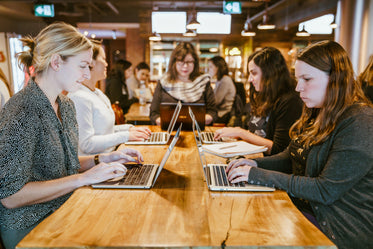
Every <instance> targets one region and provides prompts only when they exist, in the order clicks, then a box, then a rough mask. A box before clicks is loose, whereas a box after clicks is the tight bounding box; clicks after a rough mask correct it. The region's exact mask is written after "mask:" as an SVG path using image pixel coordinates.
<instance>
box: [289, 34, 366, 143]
mask: <svg viewBox="0 0 373 249" xmlns="http://www.w3.org/2000/svg"><path fill="white" fill-rule="evenodd" d="M297 60H300V61H303V62H305V63H307V64H309V65H310V66H312V67H315V68H317V69H319V70H321V71H323V72H325V73H327V74H328V75H329V82H328V86H327V89H326V95H325V100H324V104H323V107H321V108H320V109H316V108H307V107H306V106H304V107H303V113H302V115H301V117H300V119H299V120H298V121H297V122H295V124H294V125H293V126H292V127H291V129H290V137H291V138H292V139H297V138H298V139H300V141H301V142H303V143H304V144H305V146H306V147H309V146H312V145H316V144H320V143H322V142H324V141H325V140H326V139H327V138H328V137H329V135H330V134H331V133H332V131H333V130H334V129H335V126H336V122H337V120H338V119H339V118H340V117H341V115H342V114H343V112H344V111H345V110H346V109H347V108H348V107H349V106H351V105H353V104H361V105H369V101H368V100H367V98H366V97H365V96H364V93H363V91H362V88H361V86H360V84H358V82H357V81H356V80H355V78H354V71H353V68H352V64H351V61H350V59H349V58H348V55H347V52H346V51H345V50H344V49H343V47H342V46H341V45H339V44H338V43H336V42H334V41H321V42H317V43H314V44H312V45H310V46H308V47H307V48H305V49H304V50H303V51H302V52H301V53H300V54H299V55H298V57H297ZM313 118H314V121H312V119H313Z"/></svg>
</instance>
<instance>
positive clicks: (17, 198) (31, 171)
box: [0, 23, 142, 249]
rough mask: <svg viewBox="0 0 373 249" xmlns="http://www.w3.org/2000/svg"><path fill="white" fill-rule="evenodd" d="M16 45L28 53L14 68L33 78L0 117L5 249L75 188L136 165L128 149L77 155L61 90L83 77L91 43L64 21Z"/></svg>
mask: <svg viewBox="0 0 373 249" xmlns="http://www.w3.org/2000/svg"><path fill="white" fill-rule="evenodd" d="M22 41H23V43H24V44H25V45H26V46H27V47H28V48H29V50H28V51H25V52H22V53H20V54H19V57H18V59H19V62H20V64H22V65H23V66H24V68H25V70H26V71H27V72H29V68H30V67H31V66H32V67H33V69H34V72H33V74H32V75H31V76H32V77H31V79H30V81H29V82H28V84H27V86H26V87H25V88H24V89H23V90H22V91H20V92H19V93H17V94H16V95H14V96H13V97H12V98H11V99H10V100H9V101H8V102H7V104H6V105H5V106H4V108H3V109H2V110H1V112H0V199H1V200H0V229H1V237H2V239H3V243H4V245H5V247H6V249H10V248H14V247H15V246H16V244H17V243H18V242H19V241H20V240H21V239H22V238H23V237H24V236H25V235H26V234H27V233H28V232H29V231H31V229H32V228H34V227H35V226H36V225H37V224H38V223H39V222H41V221H42V220H43V219H44V218H46V217H47V216H48V215H50V214H51V213H52V212H53V211H55V210H56V209H58V208H59V207H60V206H61V205H62V204H63V203H64V202H65V201H66V200H67V199H68V198H69V196H70V194H71V192H72V191H74V190H75V189H76V188H79V187H81V186H85V185H90V184H93V183H97V182H102V181H105V180H108V179H111V178H114V177H119V176H122V175H124V174H125V173H126V168H125V167H124V166H123V165H122V163H124V162H127V161H142V156H141V154H140V153H139V152H138V151H136V150H130V149H125V150H122V151H115V152H111V153H106V154H100V155H95V156H85V157H78V125H77V121H76V118H75V108H74V105H73V103H72V101H71V100H70V99H68V98H67V97H66V96H64V95H62V94H61V92H62V91H68V92H70V91H74V90H76V89H77V88H78V85H79V84H81V83H82V81H83V80H85V79H88V78H89V77H90V71H89V65H90V63H91V61H92V44H91V42H90V41H89V40H88V39H87V38H86V37H85V36H84V35H82V34H80V33H79V32H78V31H77V30H76V29H75V28H74V27H72V26H71V25H68V24H65V23H54V24H51V25H49V26H48V27H46V28H44V29H43V30H42V31H41V32H40V33H39V35H38V36H36V37H35V38H31V37H29V38H23V39H22ZM135 158H136V159H135Z"/></svg>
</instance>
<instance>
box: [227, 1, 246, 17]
mask: <svg viewBox="0 0 373 249" xmlns="http://www.w3.org/2000/svg"><path fill="white" fill-rule="evenodd" d="M223 12H224V13H225V14H241V12H242V11H241V2H239V1H224V2H223Z"/></svg>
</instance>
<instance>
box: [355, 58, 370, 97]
mask: <svg viewBox="0 0 373 249" xmlns="http://www.w3.org/2000/svg"><path fill="white" fill-rule="evenodd" d="M358 79H359V82H360V84H361V85H362V87H363V91H364V93H365V95H366V96H367V97H368V98H369V99H370V101H372V102H373V55H371V56H370V57H369V63H368V65H367V67H366V68H365V69H364V71H363V72H362V73H361V74H360V75H359V78H358Z"/></svg>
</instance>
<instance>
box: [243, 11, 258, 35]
mask: <svg viewBox="0 0 373 249" xmlns="http://www.w3.org/2000/svg"><path fill="white" fill-rule="evenodd" d="M241 36H256V33H255V32H254V30H253V27H252V25H251V21H250V17H249V15H247V19H246V22H245V25H244V29H243V30H242V31H241Z"/></svg>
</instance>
